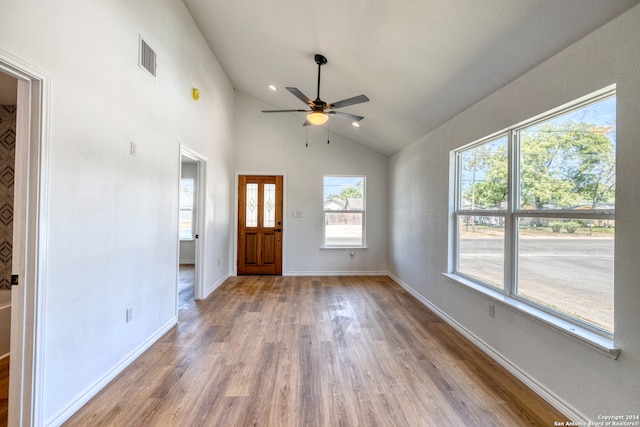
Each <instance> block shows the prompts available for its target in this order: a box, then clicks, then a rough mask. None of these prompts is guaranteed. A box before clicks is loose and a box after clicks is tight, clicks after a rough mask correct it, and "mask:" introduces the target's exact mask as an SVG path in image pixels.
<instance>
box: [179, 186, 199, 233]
mask: <svg viewBox="0 0 640 427" xmlns="http://www.w3.org/2000/svg"><path fill="white" fill-rule="evenodd" d="M194 181H195V180H194V179H193V178H182V179H181V180H180V240H192V239H193V219H194V218H193V188H194Z"/></svg>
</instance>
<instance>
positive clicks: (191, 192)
mask: <svg viewBox="0 0 640 427" xmlns="http://www.w3.org/2000/svg"><path fill="white" fill-rule="evenodd" d="M205 187H206V158H205V157H203V156H201V155H199V154H198V153H196V152H194V151H193V150H190V149H188V148H187V147H185V146H181V148H180V187H179V188H180V196H179V238H178V248H179V249H178V285H177V299H176V301H177V308H178V310H180V309H181V308H185V307H188V306H189V305H191V304H192V303H193V302H194V301H195V300H196V299H201V298H202V296H203V290H202V288H203V278H204V270H205V265H204V259H205V258H204V248H205V246H204V242H205V237H206V230H205V221H204V218H205V207H206V202H205V194H206V190H205Z"/></svg>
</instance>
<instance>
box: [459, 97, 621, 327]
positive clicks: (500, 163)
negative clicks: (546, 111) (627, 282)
mask: <svg viewBox="0 0 640 427" xmlns="http://www.w3.org/2000/svg"><path fill="white" fill-rule="evenodd" d="M615 102H616V99H615V96H612V95H609V97H608V98H607V97H601V98H599V99H598V100H597V102H593V103H591V104H587V105H583V106H581V107H579V108H577V109H574V110H571V111H567V112H564V113H563V114H560V115H557V116H549V117H548V118H546V119H544V120H541V121H538V122H535V123H532V124H530V125H527V126H526V127H522V128H514V129H511V130H509V132H508V133H505V134H503V135H501V136H498V137H496V138H494V139H492V140H489V141H486V142H483V143H481V144H480V145H475V146H472V147H470V148H468V149H464V150H461V151H459V152H458V153H457V154H458V163H457V168H458V183H457V194H458V196H457V208H456V216H457V218H458V229H457V234H458V245H457V259H456V261H457V272H459V273H460V274H463V275H465V276H468V277H470V278H472V279H474V280H477V281H479V282H481V283H484V284H488V285H490V286H491V287H494V288H497V289H499V290H501V291H503V292H505V293H507V294H509V295H512V296H516V297H518V298H522V299H524V300H526V301H529V302H530V303H532V304H534V305H538V306H542V307H543V308H544V309H546V310H549V311H551V312H557V313H561V315H563V316H568V317H570V318H573V319H574V320H578V321H580V322H585V323H587V324H590V325H593V326H595V328H596V329H600V330H603V331H608V332H611V331H613V256H614V253H613V246H614V245H613V243H614V235H615V217H614V212H615V182H616V169H615V168H616V162H615V157H616V117H615ZM510 136H511V138H510ZM510 157H511V158H512V159H513V161H512V162H509V158H510ZM510 198H511V199H513V202H512V200H511V199H510ZM511 229H513V232H511V231H510V230H511ZM506 242H508V243H509V244H506ZM507 251H508V252H507ZM505 263H506V265H505ZM505 267H506V268H505Z"/></svg>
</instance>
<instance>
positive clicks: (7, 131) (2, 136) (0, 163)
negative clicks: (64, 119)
mask: <svg viewBox="0 0 640 427" xmlns="http://www.w3.org/2000/svg"><path fill="white" fill-rule="evenodd" d="M15 155H16V106H15V105H0V289H11V253H12V250H13V176H14V174H13V171H14V164H15Z"/></svg>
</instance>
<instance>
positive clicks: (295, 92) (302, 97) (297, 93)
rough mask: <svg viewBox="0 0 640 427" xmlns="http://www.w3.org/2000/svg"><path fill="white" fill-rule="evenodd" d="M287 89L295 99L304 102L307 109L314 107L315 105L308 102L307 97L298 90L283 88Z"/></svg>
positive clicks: (310, 101)
mask: <svg viewBox="0 0 640 427" xmlns="http://www.w3.org/2000/svg"><path fill="white" fill-rule="evenodd" d="M285 89H287V90H288V91H289V92H291V93H292V94H293V96H295V97H296V98H298V99H299V100H300V101H302V102H304V103H305V104H307V105H308V106H309V107H311V108H313V107H314V106H315V104H314V103H313V101H312V100H310V99H309V98H308V97H307V95H305V94H304V93H302V92H300V90H299V89H298V88H295V87H287V88H285Z"/></svg>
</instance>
